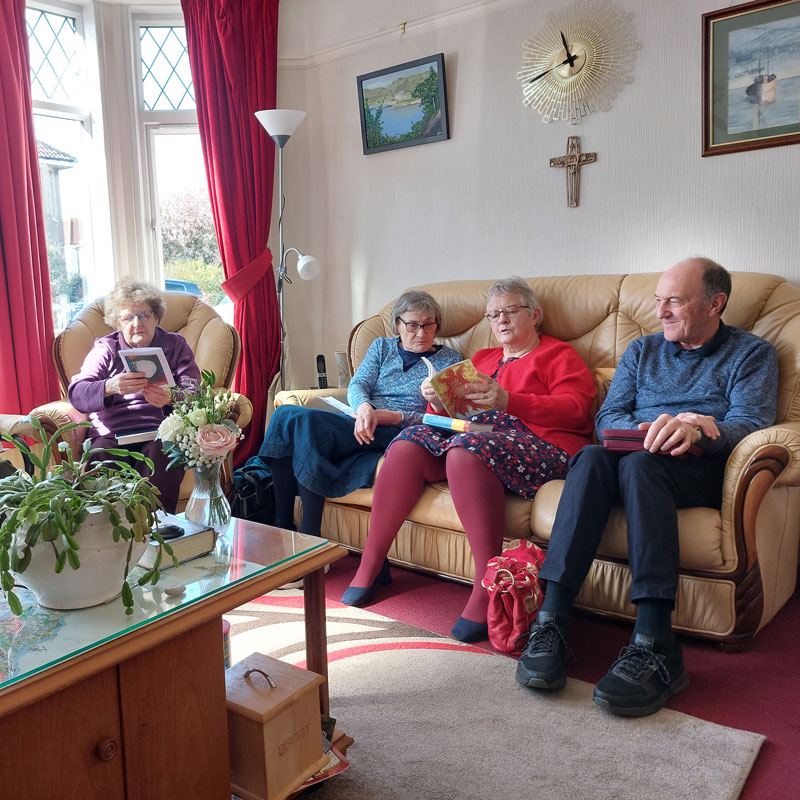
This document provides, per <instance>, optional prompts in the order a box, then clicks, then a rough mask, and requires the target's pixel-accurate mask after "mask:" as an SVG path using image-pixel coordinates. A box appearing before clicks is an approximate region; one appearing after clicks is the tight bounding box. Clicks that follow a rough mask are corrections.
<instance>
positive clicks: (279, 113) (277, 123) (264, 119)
mask: <svg viewBox="0 0 800 800" xmlns="http://www.w3.org/2000/svg"><path fill="white" fill-rule="evenodd" d="M305 118H306V112H305V111H290V110H289V109H286V108H271V109H269V110H266V111H256V119H257V120H258V121H259V122H260V123H261V124H262V125H263V126H264V129H265V130H266V131H267V133H268V134H269V135H270V136H272V137H273V138H274V137H275V136H285V137H286V138H287V139H288V138H289V137H290V136H291V135H292V134H293V133H294V132H295V131H296V130H297V127H298V125H300V123H301V122H302V121H303V120H304V119H305Z"/></svg>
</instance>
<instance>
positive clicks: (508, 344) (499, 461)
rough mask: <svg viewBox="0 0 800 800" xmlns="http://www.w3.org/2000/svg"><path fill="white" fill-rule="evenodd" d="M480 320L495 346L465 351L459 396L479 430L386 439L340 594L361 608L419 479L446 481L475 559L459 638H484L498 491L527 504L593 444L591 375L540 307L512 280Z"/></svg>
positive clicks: (379, 579) (381, 574)
mask: <svg viewBox="0 0 800 800" xmlns="http://www.w3.org/2000/svg"><path fill="white" fill-rule="evenodd" d="M486 317H487V319H488V320H489V323H490V324H491V326H492V333H493V334H494V337H495V339H497V341H498V342H499V343H500V347H493V348H487V349H486V350H479V351H478V352H477V353H475V355H474V356H472V362H473V363H474V364H475V367H476V368H477V369H478V372H479V374H480V379H481V381H480V382H479V383H472V384H466V386H465V389H466V392H465V395H464V397H465V398H466V399H467V400H470V401H472V402H473V403H475V404H479V405H483V406H485V407H486V409H487V410H486V411H482V412H480V413H479V414H478V415H477V416H475V417H473V419H474V420H475V421H476V422H488V423H492V424H493V425H494V429H493V430H492V431H491V432H487V433H457V434H452V432H450V431H446V430H442V429H440V428H434V427H432V426H430V425H414V426H411V427H409V428H406V429H405V430H404V431H403V432H402V433H401V434H400V435H398V436H397V437H396V438H395V439H394V440H393V441H392V443H391V444H390V446H389V449H388V450H387V455H386V461H385V462H384V464H383V467H382V468H381V471H380V472H379V473H378V477H377V479H376V481H375V491H374V495H373V502H372V515H371V517H370V526H369V534H368V537H367V543H366V547H365V549H364V553H363V555H362V557H361V564H360V566H359V568H358V571H357V572H356V574H355V576H354V577H353V582H352V583H351V585H350V586H349V587H348V588H347V590H346V591H345V593H344V595H343V596H342V602H343V603H345V604H347V605H353V606H364V605H368V604H369V603H370V601H371V600H372V598H373V596H374V594H375V592H376V590H377V588H378V587H379V586H386V585H388V584H389V583H391V580H392V579H391V575H390V573H389V562H388V561H386V554H387V553H388V551H389V548H390V547H391V545H392V542H393V541H394V538H395V536H396V535H397V531H398V530H399V528H400V526H401V525H402V524H403V522H404V520H405V519H406V518H407V517H408V514H409V513H410V511H411V510H412V509H413V507H414V506H415V505H416V503H417V501H418V500H419V497H420V495H421V494H422V490H423V489H424V487H425V484H426V483H434V482H436V481H443V480H447V482H448V486H449V489H450V494H451V496H452V498H453V503H454V505H455V507H456V511H457V512H458V516H459V519H460V520H461V523H462V525H463V526H464V531H465V532H466V535H467V539H468V541H469V544H470V548H471V549H472V555H473V558H474V560H475V576H476V580H475V584H474V586H473V589H472V594H471V595H470V598H469V601H468V602H467V605H466V606H465V608H464V610H463V611H462V615H461V616H460V617H459V619H458V621H457V622H456V624H455V627H454V628H453V631H452V634H453V636H454V637H455V638H456V639H460V640H461V641H464V642H473V641H481V640H483V639H485V638H486V637H487V627H486V611H487V608H488V603H489V597H488V594H487V592H486V590H485V589H483V588H482V587H481V584H480V581H481V578H482V577H483V573H484V571H485V569H486V562H487V561H488V560H489V559H490V558H492V557H493V556H496V555H498V554H499V553H500V551H501V548H502V545H503V533H504V530H505V509H506V502H505V493H506V490H509V491H512V492H515V493H517V494H519V495H521V496H522V497H524V498H526V499H528V500H532V499H533V497H534V495H535V494H536V491H537V489H538V488H539V487H540V486H541V485H542V484H543V483H546V482H547V481H549V480H552V479H554V478H563V477H565V475H566V473H567V465H568V462H569V459H570V458H571V457H572V456H573V455H574V454H575V453H577V452H578V450H580V449H581V447H583V446H584V445H585V444H589V443H590V442H591V436H592V419H591V414H590V412H591V406H592V401H593V399H594V385H593V382H592V376H591V374H590V372H589V370H588V368H587V367H586V365H585V364H584V363H583V361H582V360H581V358H580V356H579V355H578V354H577V353H576V352H575V351H574V350H573V349H572V347H571V346H570V345H568V344H565V343H564V342H561V341H559V340H558V339H554V338H552V337H551V336H545V335H543V334H540V333H539V331H538V326H539V323H540V322H541V320H542V308H541V304H540V303H539V300H538V298H537V297H536V295H535V294H534V293H533V291H532V290H531V288H530V287H529V286H528V284H527V283H526V282H525V281H524V280H523V279H522V278H518V277H513V278H509V279H507V280H502V281H497V282H496V283H494V284H492V286H491V287H490V289H489V298H488V301H487V305H486ZM422 393H423V395H424V396H425V398H426V399H427V400H428V403H429V406H430V408H429V411H431V412H433V413H444V409H443V407H442V406H441V404H440V403H439V400H438V398H437V396H436V393H435V392H434V391H433V388H432V387H431V385H430V381H425V382H423V384H422Z"/></svg>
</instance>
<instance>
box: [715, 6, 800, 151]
mask: <svg viewBox="0 0 800 800" xmlns="http://www.w3.org/2000/svg"><path fill="white" fill-rule="evenodd" d="M799 142H800V0H758V1H757V2H752V3H744V4H742V5H738V6H731V7H728V8H724V9H720V10H718V11H712V12H710V13H708V14H704V15H703V155H704V156H712V155H717V154H719V153H734V152H738V151H741V150H753V149H755V148H759V147H775V146H777V145H784V144H797V143H799Z"/></svg>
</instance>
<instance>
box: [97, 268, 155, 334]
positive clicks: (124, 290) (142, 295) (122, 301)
mask: <svg viewBox="0 0 800 800" xmlns="http://www.w3.org/2000/svg"><path fill="white" fill-rule="evenodd" d="M139 303H147V305H149V306H150V310H151V311H152V312H153V314H155V317H156V321H157V322H161V320H162V319H163V317H164V314H165V313H166V311H167V304H166V303H165V302H164V296H163V295H162V294H161V292H160V291H159V290H158V289H156V287H155V286H152V285H151V284H149V283H144V282H142V281H135V280H134V279H133V278H130V277H128V278H122V279H121V280H120V281H118V282H117V284H116V286H114V288H113V289H112V290H111V291H110V292H109V293H108V294H107V295H106V299H105V303H104V306H103V311H104V313H103V319H104V320H105V323H106V325H110V326H111V327H112V328H115V327H116V325H117V320H118V319H119V315H120V312H121V311H122V309H123V308H125V306H130V305H138V304H139Z"/></svg>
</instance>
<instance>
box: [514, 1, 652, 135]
mask: <svg viewBox="0 0 800 800" xmlns="http://www.w3.org/2000/svg"><path fill="white" fill-rule="evenodd" d="M632 23H633V14H632V13H629V12H625V11H622V10H621V9H619V8H618V7H617V6H616V5H615V4H614V3H612V2H610V0H573V2H572V3H570V5H568V6H567V7H565V8H563V9H561V10H560V11H554V12H552V13H550V14H547V16H546V17H545V23H544V25H543V26H542V28H541V30H540V31H539V32H538V33H537V34H535V35H534V36H533V37H532V38H531V39H528V40H527V41H526V42H525V43H524V44H523V46H522V69H521V70H520V71H519V72H518V73H517V80H518V81H520V82H521V85H522V94H523V100H522V103H523V105H525V106H530V107H531V108H533V109H535V110H536V111H538V112H539V113H540V114H541V115H542V121H543V122H550V121H551V120H556V119H563V120H569V121H570V122H571V123H573V124H575V123H578V122H580V121H581V118H582V117H585V116H586V115H587V114H589V113H591V112H593V111H597V110H600V111H607V110H608V109H609V108H610V107H611V100H612V98H613V97H614V95H615V94H616V93H617V92H618V91H619V90H620V89H621V88H622V86H624V85H625V84H626V83H630V82H631V81H632V80H633V76H632V72H633V62H634V58H635V51H636V50H638V48H639V45H638V43H636V42H634V41H633V40H632V37H633V27H632Z"/></svg>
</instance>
